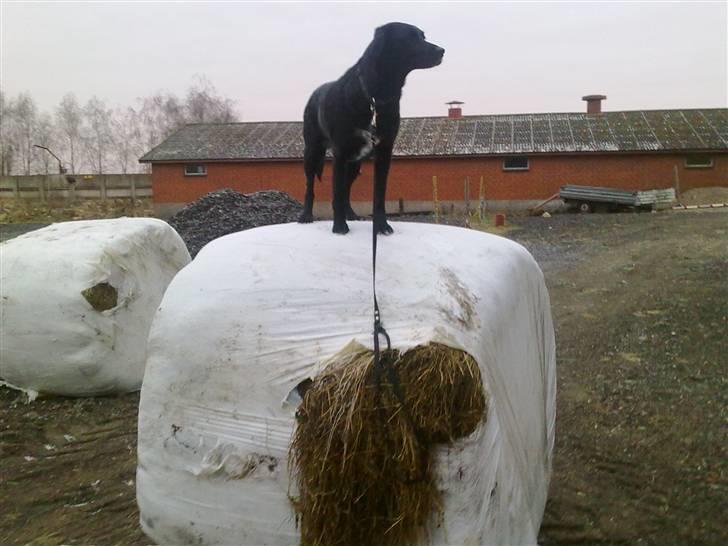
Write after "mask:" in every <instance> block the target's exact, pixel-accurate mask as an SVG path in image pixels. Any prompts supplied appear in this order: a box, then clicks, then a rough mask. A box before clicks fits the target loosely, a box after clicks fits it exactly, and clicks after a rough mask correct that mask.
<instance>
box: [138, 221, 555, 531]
mask: <svg viewBox="0 0 728 546" xmlns="http://www.w3.org/2000/svg"><path fill="white" fill-rule="evenodd" d="M350 227H351V228H352V231H351V232H350V233H349V234H348V235H347V236H337V235H332V234H331V232H330V229H331V226H330V223H328V222H324V223H314V224H308V225H298V224H286V225H278V226H270V227H264V228H258V229H254V230H250V231H245V232H241V233H236V234H232V235H228V236H226V237H223V238H221V239H217V240H216V241H213V242H212V243H210V244H209V245H207V246H206V247H205V248H204V249H203V250H202V251H201V252H200V254H198V256H197V257H196V258H195V260H194V261H193V262H192V264H190V266H188V267H187V268H185V269H184V270H183V271H182V272H181V273H180V274H179V275H178V276H177V277H176V278H175V279H174V280H173V281H172V283H171V285H170V287H169V289H168V290H167V292H166V294H165V296H164V300H163V301H162V304H161V306H160V309H159V311H158V312H157V315H156V317H155V319H154V323H153V325H152V330H151V333H150V339H149V352H148V360H147V370H146V376H145V379H144V385H143V387H142V394H141V404H140V414H139V443H138V450H139V453H138V455H139V466H138V470H137V498H138V503H139V507H140V511H141V523H142V527H143V529H144V532H145V533H146V534H147V535H149V537H151V538H152V539H153V540H155V541H157V542H159V543H201V544H250V545H253V544H255V545H258V544H268V545H276V544H281V545H282V544H295V543H297V542H298V540H299V535H298V531H297V528H296V524H295V517H294V511H293V508H292V506H291V504H290V501H289V498H288V493H289V473H288V461H287V455H288V448H289V443H290V440H291V437H292V433H293V430H294V426H295V416H294V413H295V409H296V397H295V396H293V395H292V393H295V392H296V391H295V388H296V386H297V385H298V384H299V383H300V382H302V381H304V380H305V379H306V378H308V377H313V376H315V375H316V374H317V372H318V371H319V370H320V369H321V365H322V362H323V361H325V360H326V359H328V358H330V357H331V356H332V355H335V354H337V353H338V352H339V351H341V350H342V349H343V348H344V347H345V346H346V345H347V344H348V343H349V342H350V341H352V340H355V341H357V342H359V343H361V344H363V345H365V346H367V347H369V348H371V347H372V339H371V331H372V293H371V283H372V278H371V260H372V256H371V231H370V230H371V224H369V223H363V222H352V223H351V224H350ZM394 227H395V233H394V234H393V235H392V236H389V237H380V239H379V252H378V257H377V293H378V299H379V303H380V308H381V312H382V316H383V321H384V326H385V327H386V328H387V331H388V332H389V334H390V335H391V339H392V344H393V347H394V348H397V349H400V350H406V349H408V348H412V347H414V346H417V345H424V344H427V343H429V342H439V343H443V344H445V345H448V346H451V347H454V348H458V349H462V350H464V351H465V352H467V353H469V354H470V355H472V356H473V357H474V358H475V360H476V361H477V363H478V365H479V367H480V369H481V372H482V378H483V382H484V388H485V391H486V393H487V397H488V400H489V405H488V408H489V409H488V415H487V420H486V421H485V423H484V424H483V425H481V426H480V427H479V428H478V429H477V430H476V431H475V432H474V433H473V434H472V435H470V436H468V437H467V438H465V439H462V440H459V441H457V443H456V444H455V445H454V446H451V447H449V448H447V447H443V448H441V449H439V450H438V451H437V453H436V454H435V457H436V459H435V460H436V466H437V474H438V479H439V481H440V483H441V487H442V490H443V499H444V507H443V509H444V514H443V521H442V525H440V526H439V527H438V526H433V529H432V531H431V535H430V536H431V538H430V540H431V543H432V544H510V545H512V544H535V543H536V538H537V534H538V530H539V526H540V523H541V518H542V515H543V509H544V505H545V502H546V496H547V490H548V483H549V475H550V468H551V454H552V448H553V441H554V420H555V394H556V379H555V373H556V372H555V353H554V333H553V326H552V322H551V314H550V307H549V299H548V293H547V291H546V287H545V285H544V280H543V275H542V273H541V270H540V269H539V267H538V265H537V264H536V262H535V261H534V260H533V258H532V257H531V255H530V254H529V253H528V252H527V251H526V250H525V249H524V248H523V247H521V246H520V245H518V244H516V243H513V242H511V241H509V240H507V239H504V238H501V237H497V236H493V235H488V234H484V233H481V232H478V231H471V230H466V229H460V228H453V227H445V226H435V225H426V224H413V223H396V224H395V226H394ZM299 400H300V399H299ZM290 486H291V487H293V484H290ZM291 493H292V494H295V491H293V490H291Z"/></svg>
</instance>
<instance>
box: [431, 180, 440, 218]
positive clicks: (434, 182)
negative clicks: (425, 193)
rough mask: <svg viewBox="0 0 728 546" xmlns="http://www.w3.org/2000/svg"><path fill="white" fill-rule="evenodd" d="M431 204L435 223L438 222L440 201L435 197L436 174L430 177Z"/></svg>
mask: <svg viewBox="0 0 728 546" xmlns="http://www.w3.org/2000/svg"><path fill="white" fill-rule="evenodd" d="M432 205H433V207H434V209H435V223H436V224H439V223H440V201H439V200H438V198H437V176H433V177H432Z"/></svg>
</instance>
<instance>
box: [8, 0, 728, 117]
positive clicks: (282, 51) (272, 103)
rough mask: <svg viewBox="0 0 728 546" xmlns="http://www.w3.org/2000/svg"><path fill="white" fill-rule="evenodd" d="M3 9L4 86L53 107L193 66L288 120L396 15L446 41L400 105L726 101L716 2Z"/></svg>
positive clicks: (512, 109) (723, 19)
mask: <svg viewBox="0 0 728 546" xmlns="http://www.w3.org/2000/svg"><path fill="white" fill-rule="evenodd" d="M0 5H1V7H0V10H2V13H1V15H2V40H1V46H2V59H1V61H2V62H1V65H0V69H1V71H2V72H1V74H0V77H1V79H2V88H3V90H4V91H5V92H6V93H7V94H9V95H11V96H15V95H16V94H17V93H19V92H22V91H28V92H30V93H31V95H32V96H33V97H34V98H35V99H36V101H37V103H38V105H39V107H40V108H41V109H42V110H52V109H54V108H55V106H56V105H57V104H58V102H59V101H60V99H61V97H62V96H63V95H64V94H65V93H67V92H69V91H73V92H74V93H76V95H77V96H78V98H79V100H80V101H82V102H85V101H86V100H88V99H89V98H90V97H91V96H92V95H97V96H98V97H101V98H103V99H105V100H106V101H107V102H108V103H109V105H111V106H125V105H133V104H134V103H135V100H136V98H137V97H141V96H146V95H150V94H152V93H153V92H155V91H157V90H162V89H163V90H167V91H171V92H173V93H176V94H178V95H183V94H184V92H185V90H186V89H187V87H188V86H189V85H190V84H191V83H192V80H193V77H194V76H195V75H204V76H206V77H207V78H208V79H209V80H210V81H211V82H212V83H213V84H214V85H215V87H216V88H217V89H218V91H219V93H220V94H222V95H225V96H227V97H230V98H232V99H234V100H235V101H236V104H237V110H238V113H239V114H240V116H241V118H242V119H243V120H250V121H256V120H297V119H300V118H301V113H302V110H303V106H304V104H305V102H306V100H307V98H308V95H309V94H310V92H311V91H312V90H313V89H314V88H315V87H316V86H317V85H319V84H320V83H323V82H324V81H328V80H332V79H336V78H337V77H339V76H340V75H341V74H342V73H343V72H344V71H345V70H346V69H347V68H348V67H349V66H351V65H352V64H354V63H355V62H356V60H357V59H358V58H359V56H360V55H361V53H362V51H363V50H364V48H365V47H366V45H367V44H368V42H369V41H370V40H371V38H372V35H373V31H374V29H375V27H377V26H378V25H381V24H383V23H386V22H389V21H404V22H408V23H412V24H415V25H417V26H419V27H420V28H422V29H423V30H424V31H425V33H426V35H427V38H428V40H430V41H432V42H434V43H437V44H438V45H441V46H442V47H444V48H445V49H446V53H445V58H444V61H443V64H442V65H441V66H439V67H436V68H433V69H431V70H421V71H417V72H414V73H412V74H411V75H410V77H409V78H408V80H407V86H406V87H405V90H404V98H403V102H402V113H403V115H405V116H426V115H443V114H444V113H445V111H446V107H445V106H444V104H443V103H445V102H446V101H448V100H454V99H456V100H462V101H465V103H466V104H465V105H464V113H465V114H488V113H521V112H524V113H525V112H581V111H583V110H585V103H583V102H582V101H581V97H582V96H583V95H586V94H592V93H600V94H605V95H607V97H608V99H607V101H606V102H605V103H604V108H605V110H636V109H659V108H709V107H726V106H727V105H728V40H727V35H728V30H727V29H728V10H727V9H726V6H727V3H726V1H719V2H695V1H693V2H685V3H668V2H651V3H650V2H624V3H617V2H609V3H600V2H564V3H544V2H540V3H515V2H497V3H454V2H443V3H407V2H391V3H363V2H359V3H342V2H339V3H313V2H307V3H285V4H271V3H213V2H198V3H170V2H166V3H162V2H113V3H111V2H104V3H101V2H95V3H90V2H86V3H78V2H77V3H71V2H64V3H61V2H55V3H30V2H27V1H26V2H19V3H12V2H8V1H6V0H2V2H0Z"/></svg>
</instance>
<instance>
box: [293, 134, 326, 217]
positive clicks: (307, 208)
mask: <svg viewBox="0 0 728 546" xmlns="http://www.w3.org/2000/svg"><path fill="white" fill-rule="evenodd" d="M325 157H326V147H325V146H324V144H323V142H322V141H320V140H312V141H307V142H306V148H305V149H304V152H303V170H304V172H305V174H306V195H305V197H304V201H303V212H301V215H300V216H299V217H298V221H299V222H300V223H302V224H307V223H310V222H313V184H314V180H315V179H316V178H318V179H319V180H321V175H322V174H323V171H324V158H325Z"/></svg>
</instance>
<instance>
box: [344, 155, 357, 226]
mask: <svg viewBox="0 0 728 546" xmlns="http://www.w3.org/2000/svg"><path fill="white" fill-rule="evenodd" d="M360 172H361V161H349V162H347V164H346V196H345V199H346V219H347V220H361V217H360V216H359V215H358V214H357V213H356V212H354V209H352V208H351V186H352V185H353V184H354V180H356V177H357V176H359V173H360Z"/></svg>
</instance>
